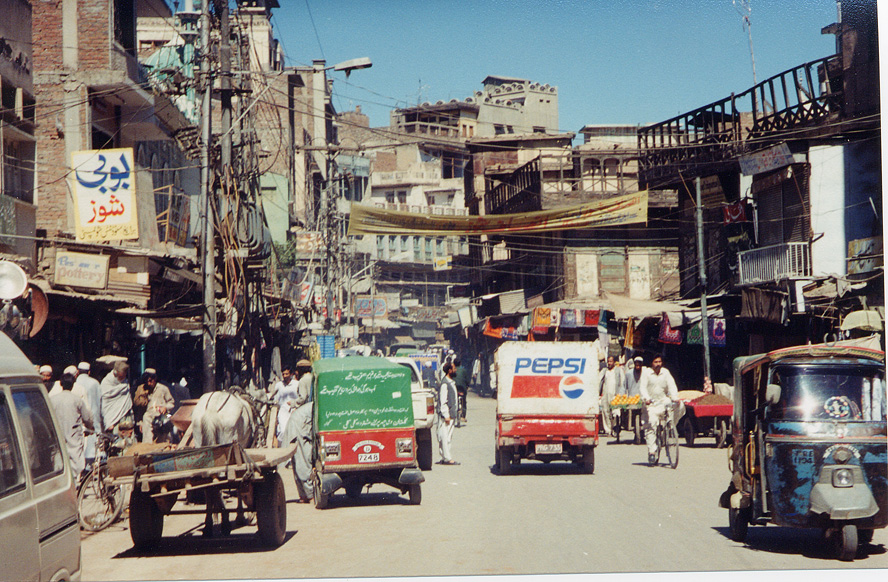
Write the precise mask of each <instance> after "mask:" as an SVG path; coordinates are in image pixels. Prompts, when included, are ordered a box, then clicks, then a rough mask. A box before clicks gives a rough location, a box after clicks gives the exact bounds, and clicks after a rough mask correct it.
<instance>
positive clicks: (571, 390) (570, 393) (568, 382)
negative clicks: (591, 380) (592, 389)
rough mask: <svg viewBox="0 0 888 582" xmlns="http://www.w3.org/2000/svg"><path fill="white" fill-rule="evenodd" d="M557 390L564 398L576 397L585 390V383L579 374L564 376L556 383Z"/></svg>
mask: <svg viewBox="0 0 888 582" xmlns="http://www.w3.org/2000/svg"><path fill="white" fill-rule="evenodd" d="M558 390H559V391H560V392H561V395H562V396H564V397H565V398H570V399H572V400H573V399H577V398H579V397H580V396H582V395H583V392H585V391H586V385H585V384H584V383H583V380H582V378H580V377H579V376H565V377H564V378H563V379H562V380H561V383H560V384H559V385H558Z"/></svg>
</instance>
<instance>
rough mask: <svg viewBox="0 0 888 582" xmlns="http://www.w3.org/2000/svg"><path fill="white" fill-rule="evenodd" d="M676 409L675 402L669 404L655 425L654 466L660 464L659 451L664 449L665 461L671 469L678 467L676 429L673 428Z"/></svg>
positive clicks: (676, 404)
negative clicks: (655, 450)
mask: <svg viewBox="0 0 888 582" xmlns="http://www.w3.org/2000/svg"><path fill="white" fill-rule="evenodd" d="M677 407H678V403H677V402H671V403H670V404H669V405H668V406H667V407H666V413H665V414H663V416H662V418H661V419H660V422H659V424H657V452H656V453H655V455H654V456H655V459H654V464H657V463H659V462H660V451H662V450H663V449H665V450H666V459H667V461H668V463H669V466H670V467H672V468H673V469H675V468H676V467H678V429H677V428H676V426H675V411H676V409H677Z"/></svg>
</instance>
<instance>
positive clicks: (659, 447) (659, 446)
mask: <svg viewBox="0 0 888 582" xmlns="http://www.w3.org/2000/svg"><path fill="white" fill-rule="evenodd" d="M665 438H666V437H665V436H664V434H663V425H662V424H658V425H657V452H656V454H655V455H654V464H657V463H659V462H660V451H662V450H663V448H664V447H665V446H666V445H665V442H666V441H665Z"/></svg>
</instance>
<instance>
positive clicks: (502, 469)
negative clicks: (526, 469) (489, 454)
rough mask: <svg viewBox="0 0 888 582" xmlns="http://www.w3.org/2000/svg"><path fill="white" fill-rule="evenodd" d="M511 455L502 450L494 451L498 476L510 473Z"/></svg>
mask: <svg viewBox="0 0 888 582" xmlns="http://www.w3.org/2000/svg"><path fill="white" fill-rule="evenodd" d="M511 457H512V454H511V453H507V452H506V451H504V450H502V449H497V450H496V468H497V470H498V471H499V474H500V475H508V474H509V473H510V472H511V471H512V459H511Z"/></svg>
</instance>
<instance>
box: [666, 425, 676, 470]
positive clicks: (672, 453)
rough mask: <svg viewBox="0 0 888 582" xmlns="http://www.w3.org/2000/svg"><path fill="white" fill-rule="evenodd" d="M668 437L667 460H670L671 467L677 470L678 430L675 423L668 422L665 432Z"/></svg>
mask: <svg viewBox="0 0 888 582" xmlns="http://www.w3.org/2000/svg"><path fill="white" fill-rule="evenodd" d="M664 435H665V437H666V458H667V459H669V465H670V466H671V467H672V468H673V469H675V468H676V467H678V430H677V429H676V428H675V423H674V422H671V421H670V422H668V423H667V424H666V429H665V430H664Z"/></svg>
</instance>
